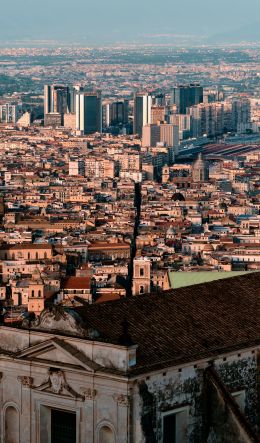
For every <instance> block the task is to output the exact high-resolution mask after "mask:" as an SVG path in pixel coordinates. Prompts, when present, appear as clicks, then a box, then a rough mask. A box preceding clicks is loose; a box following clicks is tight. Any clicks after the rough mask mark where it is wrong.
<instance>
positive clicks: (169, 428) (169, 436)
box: [163, 414, 176, 443]
mask: <svg viewBox="0 0 260 443" xmlns="http://www.w3.org/2000/svg"><path fill="white" fill-rule="evenodd" d="M163 443H176V414H169V415H165V417H164V418H163Z"/></svg>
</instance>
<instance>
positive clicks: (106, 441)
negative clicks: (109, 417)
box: [99, 426, 115, 443]
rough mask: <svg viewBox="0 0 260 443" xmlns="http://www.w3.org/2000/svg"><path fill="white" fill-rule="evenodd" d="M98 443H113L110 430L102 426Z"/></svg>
mask: <svg viewBox="0 0 260 443" xmlns="http://www.w3.org/2000/svg"><path fill="white" fill-rule="evenodd" d="M99 443H115V435H114V432H113V431H112V429H111V428H109V427H108V426H102V428H101V429H100V431H99Z"/></svg>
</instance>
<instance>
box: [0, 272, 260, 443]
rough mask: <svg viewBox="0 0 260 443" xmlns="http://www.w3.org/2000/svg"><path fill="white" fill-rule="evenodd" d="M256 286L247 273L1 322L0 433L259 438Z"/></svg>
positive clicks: (42, 438)
mask: <svg viewBox="0 0 260 443" xmlns="http://www.w3.org/2000/svg"><path fill="white" fill-rule="evenodd" d="M256 284H257V285H258V286H256ZM214 287H215V289H213V288H214ZM231 287H232V290H231V289H230V288H231ZM238 287H239V288H240V294H239V295H240V297H243V296H245V294H243V291H245V290H246V291H249V292H248V294H249V295H248V297H249V298H248V297H247V300H246V304H247V305H248V307H249V308H248V310H247V312H246V311H245V309H244V305H243V306H241V305H240V306H237V312H234V311H232V310H233V303H235V304H236V302H237V300H238V299H237V295H236V293H237V291H234V288H237V289H238ZM259 287H260V286H259V277H258V276H256V274H251V275H249V276H248V275H247V276H241V277H235V278H232V279H227V280H222V281H218V282H213V283H207V284H204V285H198V286H197V287H196V288H195V287H193V290H192V289H191V288H192V287H188V288H182V289H179V290H176V291H174V292H173V291H167V292H166V293H164V294H156V295H151V294H148V295H143V296H142V295H140V296H139V297H134V298H131V299H124V300H119V301H118V302H109V303H107V304H104V305H103V306H98V305H96V306H95V305H91V306H87V307H82V308H81V307H78V308H74V309H66V308H65V309H64V308H61V307H54V308H52V309H50V310H46V311H43V312H42V314H41V315H40V317H39V318H37V319H36V320H34V321H32V322H30V323H27V324H24V325H23V327H20V328H15V327H6V326H4V325H3V326H1V327H0V339H1V351H0V376H1V382H0V411H1V423H0V438H1V439H0V441H1V443H92V442H93V443H156V442H158V443H186V442H187V443H204V442H205V443H213V442H217V443H218V442H219V443H220V442H221V443H225V442H237V443H249V442H257V441H259V435H258V431H259V419H260V417H259V407H260V388H259V369H260V343H259V330H258V329H257V327H258V328H259V326H256V325H258V322H257V321H256V323H255V324H254V320H253V318H252V314H253V311H255V309H256V307H257V305H255V303H256V302H257V300H258V298H257V297H259ZM194 288H195V289H194ZM224 288H225V290H226V292H225V291H224ZM245 288H246V289H245ZM214 291H216V292H214ZM227 291H230V293H229V297H227ZM196 293H197V295H196ZM233 294H234V295H233ZM250 294H251V295H250ZM215 297H218V299H217V300H216V299H214V298H215ZM196 298H197V300H195V299H196ZM201 299H202V302H203V304H205V303H206V305H207V302H208V303H209V306H208V307H207V308H205V310H204V311H205V312H202V313H200V314H199V315H200V319H199V317H198V312H200V311H201V305H200V300H201ZM220 300H222V306H221V307H218V306H219V303H220ZM195 302H196V303H195ZM216 302H217V304H216V308H215V311H214V312H213V305H215V303H216ZM194 303H195V304H196V309H195V310H194V311H193V312H192V305H193V304H194ZM184 305H186V308H185V309H186V313H185V314H183V312H184ZM250 306H252V311H251V308H250ZM258 306H259V305H258ZM219 312H222V319H219V320H218V315H219ZM232 312H233V314H232ZM232 315H233V317H232ZM155 316H156V319H157V320H156V321H155ZM246 317H247V319H248V324H246V323H244V330H242V329H241V330H237V331H233V329H234V327H235V326H237V322H242V323H243V322H244V321H245V319H246ZM249 317H251V324H250V325H249V323H250V322H249ZM122 318H123V319H124V320H123V322H122ZM212 319H213V320H214V321H215V322H216V325H215V326H216V327H215V329H214V325H211V321H212ZM199 320H200V321H202V320H204V322H207V324H201V325H200V327H199V324H197V332H196V322H198V321H199ZM180 323H182V324H180ZM228 325H229V326H228ZM228 327H229V330H227V328H228ZM210 328H211V330H210ZM145 331H146V332H147V334H146V335H145ZM182 331H183V333H181V332H182ZM185 331H186V333H185ZM216 331H217V332H216ZM196 335H197V336H196ZM234 337H236V340H235V338H234Z"/></svg>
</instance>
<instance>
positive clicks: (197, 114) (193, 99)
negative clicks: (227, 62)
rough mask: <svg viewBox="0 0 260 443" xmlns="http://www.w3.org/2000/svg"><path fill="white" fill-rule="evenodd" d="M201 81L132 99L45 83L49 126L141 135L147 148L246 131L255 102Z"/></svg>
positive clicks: (45, 116) (143, 93)
mask: <svg viewBox="0 0 260 443" xmlns="http://www.w3.org/2000/svg"><path fill="white" fill-rule="evenodd" d="M204 92H205V91H204V90H203V87H202V86H200V85H199V84H197V83H192V84H189V85H180V86H177V87H175V88H174V89H173V91H172V92H171V94H168V95H165V94H152V93H148V92H136V93H135V94H134V96H133V100H107V99H106V100H104V101H103V100H102V94H101V91H89V90H85V89H84V88H83V87H82V86H73V87H72V88H69V87H68V86H64V85H46V86H45V87H44V121H45V126H53V127H57V126H65V127H68V128H71V129H73V130H75V131H76V132H77V133H79V134H91V133H95V132H102V130H105V131H107V132H111V133H115V134H116V133H119V132H120V131H121V133H126V134H131V133H133V134H136V135H138V136H139V137H142V138H143V143H144V145H145V146H146V145H147V146H156V145H157V144H158V143H166V144H167V145H169V146H174V145H176V143H177V141H179V140H180V139H181V140H182V139H187V138H190V137H196V138H198V137H202V136H204V135H207V136H209V137H216V136H221V135H223V134H224V133H227V132H244V131H246V130H247V128H248V127H249V123H250V100H249V99H247V98H243V97H242V98H241V97H238V98H235V97H233V98H231V99H227V100H224V98H223V97H220V96H216V95H215V96H214V94H213V95H212V94H206V93H204Z"/></svg>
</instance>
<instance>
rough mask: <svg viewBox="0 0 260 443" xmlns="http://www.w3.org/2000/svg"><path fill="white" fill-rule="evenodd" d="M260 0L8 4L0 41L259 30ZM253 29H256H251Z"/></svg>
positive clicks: (27, 0) (0, 20) (0, 18)
mask: <svg viewBox="0 0 260 443" xmlns="http://www.w3.org/2000/svg"><path fill="white" fill-rule="evenodd" d="M259 16H260V0H42V1H40V2H37V1H35V0H7V1H3V2H1V8H0V40H2V41H3V40H9V39H10V40H14V39H30V40H38V39H58V40H61V41H62V40H66V42H69V41H72V42H75V41H80V40H84V41H85V42H86V43H87V42H89V43H91V44H93V43H95V42H96V43H106V42H110V41H115V42H116V41H129V40H130V41H131V40H139V39H142V38H143V36H147V35H149V36H151V37H149V38H151V39H152V38H154V37H152V36H153V35H156V34H196V35H214V34H219V33H221V32H228V31H229V30H235V29H240V28H244V27H248V25H250V24H252V25H253V27H255V28H259V26H257V24H256V22H257V21H258V17H259ZM249 28H250V26H249Z"/></svg>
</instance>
